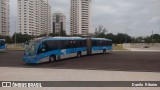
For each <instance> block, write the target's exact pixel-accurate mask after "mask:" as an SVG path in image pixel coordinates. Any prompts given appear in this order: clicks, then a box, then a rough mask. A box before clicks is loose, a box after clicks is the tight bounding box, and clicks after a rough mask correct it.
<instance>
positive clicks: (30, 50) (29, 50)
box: [25, 42, 38, 56]
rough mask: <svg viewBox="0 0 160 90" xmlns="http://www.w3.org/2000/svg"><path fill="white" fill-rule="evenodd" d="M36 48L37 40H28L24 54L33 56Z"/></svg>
mask: <svg viewBox="0 0 160 90" xmlns="http://www.w3.org/2000/svg"><path fill="white" fill-rule="evenodd" d="M37 48H38V43H37V42H30V43H29V45H28V46H27V47H26V50H25V54H27V55H29V56H35V55H36V52H37Z"/></svg>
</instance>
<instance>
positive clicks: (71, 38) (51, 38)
mask: <svg viewBox="0 0 160 90" xmlns="http://www.w3.org/2000/svg"><path fill="white" fill-rule="evenodd" d="M91 39H92V40H106V41H112V40H111V39H106V38H91ZM46 40H86V38H81V37H41V38H36V39H34V40H32V41H35V42H38V43H40V42H43V41H46Z"/></svg>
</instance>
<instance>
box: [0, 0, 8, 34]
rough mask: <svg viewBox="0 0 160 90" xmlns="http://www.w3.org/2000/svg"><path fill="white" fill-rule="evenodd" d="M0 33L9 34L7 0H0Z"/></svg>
mask: <svg viewBox="0 0 160 90" xmlns="http://www.w3.org/2000/svg"><path fill="white" fill-rule="evenodd" d="M0 35H4V36H8V35H9V1H8V0H0Z"/></svg>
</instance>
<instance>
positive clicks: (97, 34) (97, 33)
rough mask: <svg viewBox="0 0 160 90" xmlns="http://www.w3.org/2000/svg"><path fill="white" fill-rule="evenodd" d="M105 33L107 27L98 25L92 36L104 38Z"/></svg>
mask: <svg viewBox="0 0 160 90" xmlns="http://www.w3.org/2000/svg"><path fill="white" fill-rule="evenodd" d="M106 33H107V29H106V28H104V27H103V26H101V25H100V26H98V27H97V28H96V29H95V32H94V37H96V38H105V35H106Z"/></svg>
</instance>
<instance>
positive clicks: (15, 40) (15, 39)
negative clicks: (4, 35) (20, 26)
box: [14, 20, 17, 45]
mask: <svg viewBox="0 0 160 90" xmlns="http://www.w3.org/2000/svg"><path fill="white" fill-rule="evenodd" d="M16 29H17V24H16V20H15V33H14V34H15V38H14V42H15V45H16V44H17V36H16V34H17V30H16Z"/></svg>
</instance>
